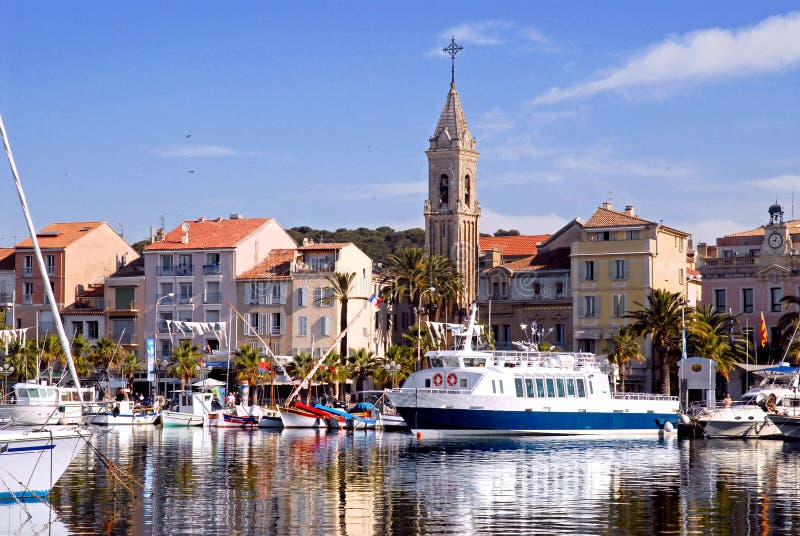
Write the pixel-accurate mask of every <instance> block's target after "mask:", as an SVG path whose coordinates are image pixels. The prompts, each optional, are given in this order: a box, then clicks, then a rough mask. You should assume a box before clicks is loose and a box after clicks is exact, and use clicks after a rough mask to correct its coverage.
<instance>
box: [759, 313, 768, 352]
mask: <svg viewBox="0 0 800 536" xmlns="http://www.w3.org/2000/svg"><path fill="white" fill-rule="evenodd" d="M759 333H760V334H761V346H766V345H767V343H768V342H769V341H768V340H767V323H766V322H764V311H761V327H760V328H759Z"/></svg>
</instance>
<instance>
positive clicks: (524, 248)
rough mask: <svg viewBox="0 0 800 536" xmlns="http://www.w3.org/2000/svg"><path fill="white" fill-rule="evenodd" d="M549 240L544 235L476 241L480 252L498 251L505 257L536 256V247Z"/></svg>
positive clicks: (491, 238)
mask: <svg viewBox="0 0 800 536" xmlns="http://www.w3.org/2000/svg"><path fill="white" fill-rule="evenodd" d="M548 238H550V235H549V234H545V235H521V236H482V237H480V238H479V239H478V241H479V247H480V250H481V251H486V250H489V249H499V250H500V252H501V253H502V254H503V255H505V256H506V257H513V256H518V255H536V252H537V251H538V245H539V244H541V243H542V242H544V241H545V240H547V239H548Z"/></svg>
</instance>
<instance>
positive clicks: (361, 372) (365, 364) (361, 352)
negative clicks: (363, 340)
mask: <svg viewBox="0 0 800 536" xmlns="http://www.w3.org/2000/svg"><path fill="white" fill-rule="evenodd" d="M377 367H378V361H377V359H376V357H375V354H374V353H372V352H371V351H369V350H367V349H366V348H359V349H358V350H355V351H351V352H350V364H349V365H348V369H349V370H350V374H351V375H352V376H353V377H354V378H355V380H356V391H362V390H363V387H364V380H366V379H367V378H368V377H369V376H370V375H371V374H372V373H373V372H374V371H375V369H376V368H377Z"/></svg>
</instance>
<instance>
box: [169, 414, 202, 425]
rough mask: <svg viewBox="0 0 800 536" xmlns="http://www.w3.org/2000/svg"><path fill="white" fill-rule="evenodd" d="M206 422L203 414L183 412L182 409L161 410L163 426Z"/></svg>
mask: <svg viewBox="0 0 800 536" xmlns="http://www.w3.org/2000/svg"><path fill="white" fill-rule="evenodd" d="M203 424H205V417H204V416H203V415H195V414H193V413H182V412H180V411H162V412H161V425H162V426H175V427H178V426H182V427H185V426H203Z"/></svg>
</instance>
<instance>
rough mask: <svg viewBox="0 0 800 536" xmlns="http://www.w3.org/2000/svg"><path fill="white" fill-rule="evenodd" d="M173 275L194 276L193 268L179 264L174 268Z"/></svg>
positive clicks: (189, 265)
mask: <svg viewBox="0 0 800 536" xmlns="http://www.w3.org/2000/svg"><path fill="white" fill-rule="evenodd" d="M175 275H194V267H193V266H192V265H191V264H179V265H178V266H176V267H175Z"/></svg>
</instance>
